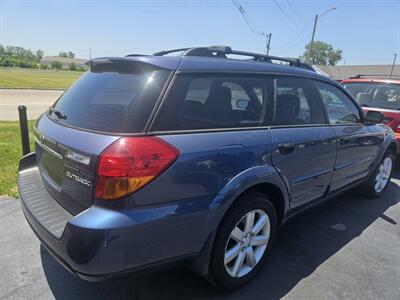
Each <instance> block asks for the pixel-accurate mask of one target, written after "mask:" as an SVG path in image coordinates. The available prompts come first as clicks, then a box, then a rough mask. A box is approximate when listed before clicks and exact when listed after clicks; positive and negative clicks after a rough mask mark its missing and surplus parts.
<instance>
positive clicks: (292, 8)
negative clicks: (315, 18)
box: [286, 0, 306, 25]
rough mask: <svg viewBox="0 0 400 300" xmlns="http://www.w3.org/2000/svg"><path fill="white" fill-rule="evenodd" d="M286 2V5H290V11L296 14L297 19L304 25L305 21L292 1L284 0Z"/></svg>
mask: <svg viewBox="0 0 400 300" xmlns="http://www.w3.org/2000/svg"><path fill="white" fill-rule="evenodd" d="M286 3H287V4H288V6H289V7H290V9H291V11H292V12H293V13H294V14H295V15H296V17H297V19H299V20H300V22H301V23H303V25H306V23H305V22H304V20H303V18H302V17H300V15H299V14H298V13H297V11H296V10H295V9H294V7H293V5H292V3H290V2H289V0H286Z"/></svg>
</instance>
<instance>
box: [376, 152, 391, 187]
mask: <svg viewBox="0 0 400 300" xmlns="http://www.w3.org/2000/svg"><path fill="white" fill-rule="evenodd" d="M392 168H393V161H392V158H391V157H389V156H388V157H386V158H385V159H384V160H383V162H382V163H381V165H380V166H379V170H378V173H377V174H376V177H375V191H376V192H377V193H380V192H382V191H383V189H384V188H385V187H386V185H387V184H388V182H389V179H390V174H391V173H392Z"/></svg>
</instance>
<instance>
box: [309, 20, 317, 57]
mask: <svg viewBox="0 0 400 300" xmlns="http://www.w3.org/2000/svg"><path fill="white" fill-rule="evenodd" d="M317 22H318V14H317V15H315V19H314V28H313V31H312V36H311V42H310V47H309V48H308V52H307V59H306V63H310V56H311V52H312V48H313V44H314V36H315V30H316V29H317Z"/></svg>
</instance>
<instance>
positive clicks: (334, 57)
mask: <svg viewBox="0 0 400 300" xmlns="http://www.w3.org/2000/svg"><path fill="white" fill-rule="evenodd" d="M309 51H310V43H308V44H307V45H306V46H305V50H304V53H303V55H302V59H303V60H305V59H306V57H307V55H308V52H309ZM341 59H342V50H339V49H336V50H335V49H333V47H332V45H330V44H328V43H325V42H322V41H314V43H313V47H312V50H311V53H310V62H311V64H313V65H323V66H326V65H330V66H334V65H336V64H337V63H338V62H339V61H340V60H341Z"/></svg>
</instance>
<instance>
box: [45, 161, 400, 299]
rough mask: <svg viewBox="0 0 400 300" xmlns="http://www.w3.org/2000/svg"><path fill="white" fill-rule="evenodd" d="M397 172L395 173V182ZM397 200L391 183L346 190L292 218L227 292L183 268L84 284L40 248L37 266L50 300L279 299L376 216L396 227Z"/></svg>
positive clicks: (399, 190) (397, 193)
mask: <svg viewBox="0 0 400 300" xmlns="http://www.w3.org/2000/svg"><path fill="white" fill-rule="evenodd" d="M399 173H400V172H399V169H397V171H396V174H395V176H396V177H397V178H399V177H400V176H399V175H400V174H399ZM398 202H400V186H399V185H397V184H395V183H393V182H391V183H390V186H389V187H388V190H387V191H386V193H385V195H384V196H383V197H382V198H379V199H366V198H363V197H361V196H359V195H358V194H357V193H355V192H349V193H346V194H343V195H342V196H340V197H338V198H336V199H333V200H331V201H328V202H326V203H324V204H322V205H320V206H318V207H316V208H314V209H312V210H310V211H308V212H306V213H304V214H302V215H301V216H298V217H296V218H295V219H293V220H292V221H290V222H289V223H287V224H286V225H285V226H284V227H283V228H282V229H281V231H280V234H279V236H278V238H277V240H276V243H275V245H274V247H273V249H272V251H271V253H270V256H269V257H268V259H267V261H266V264H265V266H264V267H263V268H262V270H261V271H260V273H259V274H258V275H257V276H256V277H255V278H254V279H253V281H251V282H250V283H249V284H248V285H246V286H244V287H243V288H241V289H239V290H236V291H233V292H229V293H228V292H222V291H220V290H218V289H216V288H214V287H213V286H211V285H210V284H209V283H207V282H206V281H205V280H204V279H202V278H199V277H197V276H196V275H194V274H192V273H191V272H190V271H189V270H187V269H184V268H183V269H174V270H169V271H163V272H160V273H155V274H151V275H146V276H142V277H134V276H124V277H120V278H116V279H113V280H109V281H105V282H99V283H91V282H86V281H83V280H81V279H79V278H76V277H75V276H73V275H71V274H70V273H69V272H68V271H66V270H65V269H64V268H63V267H61V266H60V265H59V264H58V263H57V262H56V261H55V260H54V259H53V258H52V257H51V256H50V255H49V254H48V253H47V251H46V250H44V248H43V247H42V246H41V259H42V265H43V269H44V273H45V276H46V279H47V281H48V284H49V286H50V289H51V291H52V293H53V294H54V296H55V298H56V299H87V298H96V299H160V298H161V299H189V298H190V299H203V298H207V299H221V298H229V299H242V298H247V299H248V298H251V299H279V298H282V297H283V296H285V295H286V294H287V293H288V292H289V291H291V290H292V289H293V288H294V287H295V286H296V285H297V284H298V283H299V282H300V281H301V280H302V279H304V278H306V277H308V276H309V275H311V274H312V273H313V272H314V271H315V270H316V268H318V266H320V265H321V264H322V263H323V262H324V261H326V260H327V259H328V258H330V257H331V256H333V255H334V254H335V253H337V252H338V251H339V250H340V249H342V248H343V247H344V246H345V245H346V244H347V243H349V242H350V241H351V240H353V239H354V238H356V237H358V236H359V235H360V234H361V233H362V232H363V231H364V230H365V229H366V228H367V227H368V226H369V225H370V224H371V223H373V222H374V221H375V220H377V219H378V218H381V219H383V220H384V221H387V222H388V223H390V224H391V225H393V226H396V225H397V223H396V222H395V221H394V220H392V219H391V218H389V217H388V216H386V215H385V211H386V210H387V209H388V208H389V207H391V206H393V205H396V204H397V203H398Z"/></svg>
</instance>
